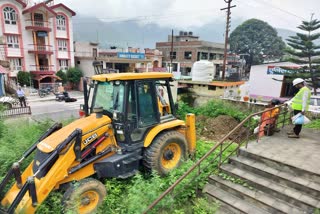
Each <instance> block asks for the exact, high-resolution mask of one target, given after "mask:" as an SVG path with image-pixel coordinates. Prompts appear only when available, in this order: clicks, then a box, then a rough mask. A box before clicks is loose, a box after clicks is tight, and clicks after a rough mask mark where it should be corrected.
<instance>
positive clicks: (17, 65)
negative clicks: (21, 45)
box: [10, 58, 22, 71]
mask: <svg viewBox="0 0 320 214" xmlns="http://www.w3.org/2000/svg"><path fill="white" fill-rule="evenodd" d="M10 69H11V70H14V71H21V70H22V65H21V59H19V58H13V59H10Z"/></svg>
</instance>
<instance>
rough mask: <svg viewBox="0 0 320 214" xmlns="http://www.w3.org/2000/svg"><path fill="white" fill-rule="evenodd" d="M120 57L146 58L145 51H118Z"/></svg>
mask: <svg viewBox="0 0 320 214" xmlns="http://www.w3.org/2000/svg"><path fill="white" fill-rule="evenodd" d="M118 58H123V59H145V55H144V53H129V52H118Z"/></svg>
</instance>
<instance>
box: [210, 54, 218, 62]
mask: <svg viewBox="0 0 320 214" xmlns="http://www.w3.org/2000/svg"><path fill="white" fill-rule="evenodd" d="M216 58H217V55H216V54H214V53H210V54H209V60H214V59H216Z"/></svg>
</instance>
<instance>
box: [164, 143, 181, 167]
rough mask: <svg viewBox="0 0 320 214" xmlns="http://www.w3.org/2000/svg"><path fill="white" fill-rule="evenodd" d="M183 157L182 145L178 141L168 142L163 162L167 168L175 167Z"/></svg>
mask: <svg viewBox="0 0 320 214" xmlns="http://www.w3.org/2000/svg"><path fill="white" fill-rule="evenodd" d="M180 159H181V147H180V146H179V145H178V144H177V143H170V144H168V145H167V146H166V147H165V148H164V150H163V153H162V158H161V163H162V166H163V168H165V169H173V168H175V167H176V166H177V165H178V163H179V161H180Z"/></svg>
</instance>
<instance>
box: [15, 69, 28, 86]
mask: <svg viewBox="0 0 320 214" xmlns="http://www.w3.org/2000/svg"><path fill="white" fill-rule="evenodd" d="M17 79H18V82H19V84H20V85H21V86H24V85H26V86H30V81H31V75H30V73H29V72H28V71H19V72H18V74H17Z"/></svg>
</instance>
